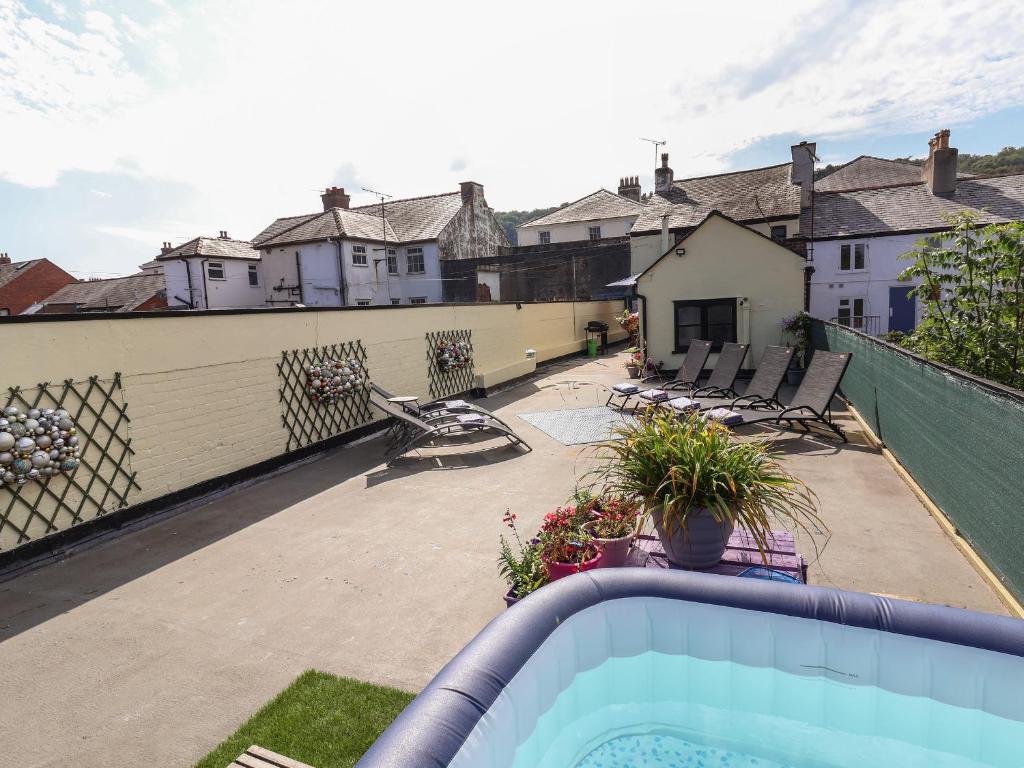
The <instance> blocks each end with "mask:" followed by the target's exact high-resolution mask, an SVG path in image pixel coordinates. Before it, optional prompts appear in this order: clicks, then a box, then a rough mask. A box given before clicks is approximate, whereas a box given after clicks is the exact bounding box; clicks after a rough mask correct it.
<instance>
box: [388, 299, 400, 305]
mask: <svg viewBox="0 0 1024 768" xmlns="http://www.w3.org/2000/svg"><path fill="white" fill-rule="evenodd" d="M401 303H402V300H401V299H392V300H391V304H392V306H394V305H397V304H401Z"/></svg>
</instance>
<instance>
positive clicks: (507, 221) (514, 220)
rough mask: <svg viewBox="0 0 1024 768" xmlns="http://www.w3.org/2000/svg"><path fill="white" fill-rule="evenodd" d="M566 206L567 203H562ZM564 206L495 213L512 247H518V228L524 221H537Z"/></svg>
mask: <svg viewBox="0 0 1024 768" xmlns="http://www.w3.org/2000/svg"><path fill="white" fill-rule="evenodd" d="M562 205H565V203H562ZM562 205H556V206H555V207H554V208H534V209H533V210H532V211H495V212H494V218H496V219H497V220H498V223H499V224H501V226H502V228H503V229H504V230H505V236H506V237H507V238H508V241H509V243H510V244H511V245H518V243H517V242H516V227H518V226H519V225H520V224H522V223H523V222H524V221H529V220H530V219H536V218H537V217H538V216H546V215H547V214H549V213H551V212H552V211H557V210H558V209H559V208H561V207H562Z"/></svg>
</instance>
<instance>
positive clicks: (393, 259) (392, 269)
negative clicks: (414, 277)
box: [388, 248, 398, 303]
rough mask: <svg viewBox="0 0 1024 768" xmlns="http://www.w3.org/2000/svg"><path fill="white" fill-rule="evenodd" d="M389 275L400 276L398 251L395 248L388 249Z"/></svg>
mask: <svg viewBox="0 0 1024 768" xmlns="http://www.w3.org/2000/svg"><path fill="white" fill-rule="evenodd" d="M388 274H389V275H397V274H398V251H396V250H395V249H394V248H388ZM392 303H394V302H392Z"/></svg>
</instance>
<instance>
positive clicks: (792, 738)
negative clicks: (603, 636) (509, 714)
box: [511, 651, 1024, 768]
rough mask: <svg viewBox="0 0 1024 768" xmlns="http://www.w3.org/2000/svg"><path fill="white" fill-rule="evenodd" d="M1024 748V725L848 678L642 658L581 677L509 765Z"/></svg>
mask: <svg viewBox="0 0 1024 768" xmlns="http://www.w3.org/2000/svg"><path fill="white" fill-rule="evenodd" d="M949 676H950V677H951V678H953V677H955V673H954V671H953V670H951V671H950V675H949ZM954 682H955V681H954ZM932 684H933V685H936V686H940V687H941V685H942V684H943V683H942V682H941V681H935V682H933V683H932ZM1022 695H1024V694H1022ZM982 697H984V694H983V693H982ZM1022 745H1024V722H1021V721H1020V720H1015V719H1009V718H1006V717H1000V716H997V715H994V714H990V713H988V712H986V711H983V710H981V709H975V708H970V707H960V706H953V705H949V704H944V703H941V702H940V701H938V700H936V699H933V698H930V697H927V696H911V695H902V694H898V693H893V692H891V691H888V690H885V689H883V688H880V687H877V686H874V685H868V684H864V683H862V682H859V681H858V676H857V673H856V672H854V671H850V670H846V671H844V670H842V669H831V668H827V667H825V668H822V669H812V670H807V672H806V673H804V674H792V673H787V672H783V671H781V670H779V669H776V668H775V667H770V666H767V667H766V666H746V665H743V664H738V663H735V662H733V661H729V660H712V661H709V660H706V659H700V658H695V657H693V656H689V655H685V654H664V653H658V652H654V651H647V652H644V653H639V654H636V655H633V656H626V657H611V658H608V659H606V660H605V661H604V662H602V663H600V664H599V665H598V666H596V667H593V668H592V669H588V670H585V671H581V672H577V673H576V674H575V675H574V676H573V678H572V682H571V684H570V685H569V686H568V687H566V688H565V689H564V690H562V691H561V692H560V693H559V694H558V696H557V698H556V700H555V701H554V703H553V705H552V706H551V707H550V708H548V709H547V710H546V711H544V712H543V713H542V714H540V716H539V717H538V719H537V721H536V723H535V724H534V727H533V729H532V732H531V733H530V735H529V737H528V738H526V739H525V741H523V742H521V743H520V744H519V745H518V747H517V748H516V750H515V755H514V757H513V759H512V761H511V765H512V766H513V768H527V766H528V767H529V768H567V767H569V766H575V767H576V768H634V767H636V768H639V766H680V767H681V768H682V767H684V766H694V767H703V768H730V767H731V766H743V767H744V768H746V767H747V766H759V768H775V767H776V766H795V767H797V768H847V767H849V768H853V767H854V766H868V765H870V766H879V767H881V766H894V767H895V766H899V768H911V767H912V766H921V767H922V768H924V767H926V766H927V768H947V767H948V768H951V767H952V766H965V767H974V766H991V767H993V768H1010V767H1011V766H1014V767H1016V768H1020V766H1022V765H1024V746H1022Z"/></svg>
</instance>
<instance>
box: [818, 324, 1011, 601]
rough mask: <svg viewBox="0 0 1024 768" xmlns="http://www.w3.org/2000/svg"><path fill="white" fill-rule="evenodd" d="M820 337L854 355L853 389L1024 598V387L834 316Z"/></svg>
mask: <svg viewBox="0 0 1024 768" xmlns="http://www.w3.org/2000/svg"><path fill="white" fill-rule="evenodd" d="M812 340H813V343H814V347H815V349H828V350H834V351H837V352H852V353H853V358H852V360H851V362H850V368H849V370H848V371H847V372H846V376H845V378H844V379H843V385H842V393H843V395H844V396H845V397H846V398H847V399H848V400H849V401H850V402H851V403H852V404H853V406H854V408H856V409H857V411H858V413H860V415H861V416H862V417H863V418H864V420H865V421H866V422H867V423H868V424H869V425H870V427H871V429H872V430H874V432H875V434H876V435H877V436H878V438H879V439H880V440H882V442H884V443H885V445H886V447H887V448H888V449H889V450H890V451H891V452H892V453H893V455H894V456H895V457H896V458H897V459H899V461H900V463H901V464H903V466H904V467H905V468H906V469H907V471H908V472H909V473H910V474H911V475H912V476H913V477H914V479H915V480H916V481H917V483H918V485H920V486H921V488H923V489H924V491H925V492H926V493H927V494H928V496H929V497H930V498H931V499H932V501H934V502H935V503H936V504H937V505H938V506H939V508H940V509H942V511H943V512H944V513H945V514H946V516H947V517H948V518H949V519H950V520H951V521H952V522H953V524H954V525H955V526H956V527H957V528H958V529H959V532H960V533H961V535H962V536H963V537H964V538H965V539H966V540H967V541H969V542H970V544H971V546H972V547H973V548H974V549H975V551H976V552H977V553H978V554H979V555H980V556H981V557H982V558H983V559H984V560H985V561H986V563H987V564H988V566H989V567H990V568H991V569H992V570H993V571H994V572H995V573H996V575H997V576H998V577H999V578H1000V579H1001V580H1002V581H1003V583H1004V584H1005V585H1006V586H1007V587H1008V588H1009V589H1010V591H1011V592H1013V593H1014V594H1015V595H1016V597H1017V598H1018V599H1021V598H1024V392H1021V391H1019V390H1013V389H1009V388H1007V387H1003V386H1001V385H999V384H995V383H993V382H989V381H986V380H983V379H978V378H976V377H973V376H970V375H968V374H965V373H963V372H962V371H957V370H955V369H952V368H948V367H946V366H942V365H938V364H936V363H933V362H931V361H928V360H925V359H924V358H921V357H918V356H917V355H913V354H910V353H908V352H906V351H905V350H902V349H900V348H899V347H896V346H893V345H891V344H887V343H885V342H882V341H879V340H878V339H876V338H873V337H870V336H865V335H864V334H861V333H857V332H856V331H851V330H849V329H847V328H843V327H840V326H838V325H835V324H834V323H827V322H821V321H815V322H814V323H813V328H812ZM856 513H857V510H856V509H851V510H850V514H856Z"/></svg>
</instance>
